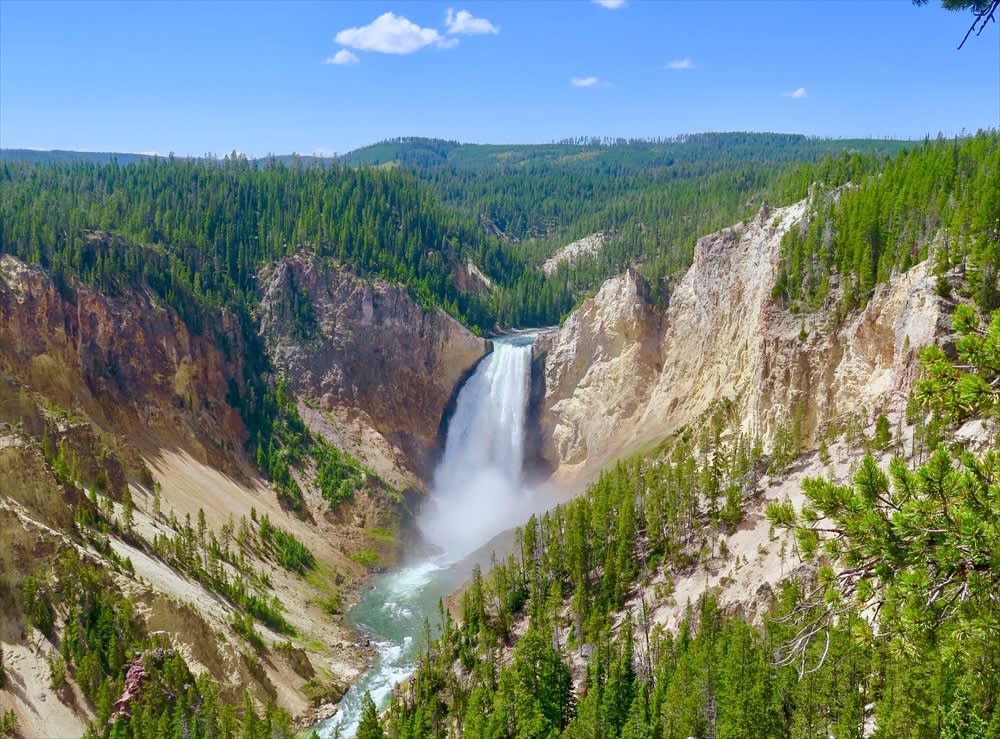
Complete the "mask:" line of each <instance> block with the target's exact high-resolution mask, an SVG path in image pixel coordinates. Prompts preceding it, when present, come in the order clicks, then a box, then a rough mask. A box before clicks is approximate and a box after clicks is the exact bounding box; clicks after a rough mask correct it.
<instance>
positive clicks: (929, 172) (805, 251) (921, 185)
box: [774, 131, 1000, 311]
mask: <svg viewBox="0 0 1000 739" xmlns="http://www.w3.org/2000/svg"><path fill="white" fill-rule="evenodd" d="M850 183H851V184H850V185H849V186H847V187H844V188H843V189H841V190H839V191H837V192H831V191H829V190H821V189H817V190H816V191H815V194H814V198H813V203H812V214H811V218H810V220H809V222H808V223H807V224H804V225H803V227H802V228H801V229H795V230H792V231H791V232H790V233H789V234H788V235H787V236H786V237H785V240H784V242H783V244H782V247H783V257H782V271H781V275H780V276H779V279H778V282H777V284H776V285H775V288H774V295H775V297H780V298H782V299H783V300H784V301H785V302H786V303H787V304H788V305H789V307H790V308H791V309H792V310H802V309H805V310H808V309H815V308H818V307H820V306H821V305H823V304H824V302H825V301H826V300H827V299H828V298H829V297H831V295H832V293H834V291H835V288H837V287H840V288H841V289H840V290H839V291H836V292H835V294H834V295H832V296H833V297H835V298H836V299H837V300H838V301H839V303H840V308H841V311H844V310H850V309H851V308H854V307H856V306H858V305H861V304H864V303H866V302H867V301H868V298H869V297H870V296H871V293H872V289H873V288H874V286H875V285H877V284H878V283H881V282H885V281H886V280H887V279H888V278H889V276H890V275H892V274H893V273H899V272H905V271H906V270H907V269H909V268H910V267H911V266H913V265H914V264H916V263H917V262H920V261H922V260H924V259H926V258H927V257H928V256H930V255H932V254H933V256H934V259H935V270H936V273H937V274H938V275H939V277H940V283H939V291H941V292H942V293H943V294H947V293H948V292H949V291H950V288H949V286H948V283H947V282H946V281H945V279H944V276H945V274H946V273H947V272H948V271H949V270H952V269H954V268H959V269H960V270H961V272H962V275H963V278H964V279H965V280H966V283H967V284H966V292H967V294H968V295H969V296H970V297H973V298H974V299H975V300H976V301H977V302H978V303H979V304H980V306H982V307H983V308H984V309H986V310H991V309H993V308H997V307H1000V290H998V279H1000V135H998V134H997V133H996V132H995V131H994V132H981V133H979V134H978V135H976V136H973V137H970V138H967V139H963V140H954V141H940V140H939V141H935V142H930V141H928V142H925V143H924V145H923V146H920V147H917V148H915V149H912V150H910V151H906V152H902V153H901V154H899V155H898V156H897V157H895V158H894V159H892V160H890V161H889V162H888V163H887V164H886V165H885V167H883V168H882V169H881V170H879V171H877V172H870V173H864V174H862V176H860V177H851V178H850Z"/></svg>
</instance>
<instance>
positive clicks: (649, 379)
mask: <svg viewBox="0 0 1000 739" xmlns="http://www.w3.org/2000/svg"><path fill="white" fill-rule="evenodd" d="M659 327H660V316H659V315H658V313H657V311H656V310H655V308H654V307H653V306H652V305H651V304H650V301H649V285H648V284H647V283H646V281H645V280H644V279H643V278H642V276H641V275H640V274H639V273H638V272H635V271H633V270H629V271H628V272H626V273H625V274H623V275H620V276H618V277H615V278H612V279H610V280H608V281H607V282H605V283H604V285H603V286H602V287H601V289H600V291H599V292H598V293H597V295H595V296H594V297H593V298H591V299H590V300H587V301H586V302H584V304H583V305H582V306H580V308H579V309H578V310H576V311H574V312H573V313H572V314H571V315H570V316H569V317H568V318H567V319H566V321H565V323H564V324H563V325H562V327H561V328H560V329H559V331H558V332H556V333H546V334H542V335H541V336H539V337H538V339H537V340H536V342H535V347H534V351H535V353H536V355H544V367H545V374H544V376H545V399H544V401H543V405H542V412H541V414H540V417H539V425H540V427H541V437H542V444H543V447H542V455H543V457H545V459H546V460H547V461H549V462H550V464H555V465H576V466H579V465H583V464H585V463H586V462H587V460H588V457H589V456H590V455H591V454H592V453H595V452H596V453H598V454H602V453H604V450H605V449H607V451H608V452H613V449H611V448H610V445H613V444H614V443H615V442H616V437H617V435H618V431H619V429H621V428H622V427H623V426H624V425H625V424H627V423H628V421H629V419H631V418H633V417H634V416H636V414H638V413H641V412H642V409H643V408H644V407H645V405H646V403H647V402H648V390H649V386H651V385H652V384H654V383H655V382H656V378H657V377H658V376H659V370H660V354H659Z"/></svg>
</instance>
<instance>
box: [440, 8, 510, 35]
mask: <svg viewBox="0 0 1000 739" xmlns="http://www.w3.org/2000/svg"><path fill="white" fill-rule="evenodd" d="M444 24H445V26H447V27H448V33H451V34H484V33H493V34H496V33H500V29H499V28H497V27H496V26H494V25H493V24H492V23H490V22H489V21H488V20H486V19H485V18H476V17H475V16H473V15H472V13H470V12H469V11H468V10H460V11H458V12H457V13H456V12H455V11H454V10H452V9H451V8H448V12H447V13H446V14H445V17H444Z"/></svg>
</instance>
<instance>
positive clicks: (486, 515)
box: [317, 336, 534, 739]
mask: <svg viewBox="0 0 1000 739" xmlns="http://www.w3.org/2000/svg"><path fill="white" fill-rule="evenodd" d="M532 338H533V337H530V336H529V337H522V338H520V339H516V340H513V341H510V340H499V341H497V342H495V344H494V350H493V352H492V353H491V354H490V355H489V356H488V357H486V358H485V359H484V360H483V361H482V362H480V363H479V366H478V367H477V368H476V372H475V373H474V374H473V376H472V377H471V378H470V379H469V380H468V382H466V384H465V385H464V386H463V387H462V389H461V390H460V392H459V395H458V399H457V403H456V406H455V415H454V416H453V417H452V419H451V422H450V423H449V426H448V435H447V438H446V440H445V451H444V455H443V457H442V459H441V463H440V464H439V465H438V468H437V470H436V471H435V474H434V484H433V486H432V489H431V494H430V496H429V499H428V501H427V503H426V504H425V506H424V508H423V510H422V511H421V513H420V516H419V517H418V526H419V528H420V530H421V532H422V533H423V535H424V536H425V537H426V539H427V540H428V541H429V542H431V543H432V544H435V545H436V546H437V547H438V548H440V550H441V551H442V554H441V555H439V556H437V557H433V558H430V559H427V560H424V561H422V562H418V563H416V564H414V565H412V566H409V567H406V568H404V569H401V570H399V571H397V572H394V573H391V574H389V575H386V576H384V577H382V578H379V579H378V580H376V581H375V584H374V585H373V587H372V589H371V590H370V591H368V592H366V593H365V594H364V597H363V598H362V602H361V603H360V604H359V605H358V606H355V608H354V609H352V612H351V615H352V616H353V617H354V623H355V625H356V626H357V627H358V628H360V629H361V630H363V631H366V632H368V633H369V634H371V635H372V637H373V642H372V643H373V645H374V646H375V647H376V649H377V650H378V653H379V656H378V659H377V660H376V662H375V664H374V665H373V666H372V668H371V669H370V670H369V671H368V672H366V673H365V674H364V675H362V676H361V678H360V679H359V680H358V681H357V682H355V683H354V685H352V686H351V688H350V690H348V692H347V693H346V694H345V696H344V698H343V699H342V700H341V702H340V705H339V707H338V708H339V709H340V712H339V713H338V714H337V715H336V716H334V717H333V719H331V720H329V721H327V722H324V723H323V724H322V725H320V726H318V727H317V730H318V733H319V734H320V736H321V737H324V739H327V738H329V737H333V736H343V737H351V736H354V734H355V732H356V731H357V729H358V723H359V721H360V718H361V709H362V707H363V702H362V698H363V696H364V693H365V692H366V691H367V692H369V693H370V694H371V697H372V700H373V701H374V702H375V705H376V706H378V707H379V708H380V709H381V708H383V707H384V706H385V705H386V704H387V703H388V701H389V697H390V695H391V693H392V689H393V688H394V687H395V686H396V685H397V684H398V683H400V682H401V681H402V680H405V679H406V678H407V677H409V676H410V675H411V674H412V673H413V670H414V669H415V668H416V663H417V660H418V655H417V648H418V645H417V644H415V643H414V641H413V635H414V634H419V633H420V632H421V631H422V629H423V624H424V619H425V618H427V619H430V620H431V622H432V623H436V621H437V606H438V599H439V598H440V597H443V596H444V595H447V593H449V592H451V590H452V589H453V588H454V587H455V585H457V584H458V583H457V582H456V581H454V580H452V579H451V578H453V577H454V572H455V571H454V570H451V569H449V565H450V564H452V563H454V562H457V561H458V560H460V559H462V558H463V557H464V556H465V555H467V554H469V553H470V552H472V551H474V550H475V549H477V548H479V547H480V546H482V545H483V544H485V543H487V542H488V541H489V540H490V539H492V538H493V537H494V536H496V535H497V534H499V533H500V532H502V531H505V530H507V529H510V528H513V527H514V526H517V525H519V524H522V523H524V521H525V520H526V519H527V517H528V516H529V515H530V514H531V513H532V512H534V510H533V501H532V497H533V496H531V495H530V493H529V492H528V491H527V490H525V488H524V484H523V479H522V468H523V465H524V426H525V419H526V416H527V410H528V394H529V391H530V387H531V345H530V344H531V339H532Z"/></svg>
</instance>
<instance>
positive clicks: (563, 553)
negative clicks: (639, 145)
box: [384, 308, 1000, 739]
mask: <svg viewBox="0 0 1000 739" xmlns="http://www.w3.org/2000/svg"><path fill="white" fill-rule="evenodd" d="M954 321H955V326H956V329H957V330H958V331H959V332H960V333H961V334H962V336H963V338H962V339H961V340H960V347H961V348H960V350H959V351H960V358H959V360H958V361H959V364H958V365H957V366H956V365H949V367H950V370H951V372H952V373H953V374H950V375H949V374H947V373H944V372H943V369H942V368H941V367H937V368H935V366H934V365H935V362H937V363H940V362H944V361H946V360H945V359H944V358H943V357H942V356H938V355H937V354H936V353H935V352H932V351H928V352H925V353H924V358H923V365H924V373H925V374H924V380H923V381H922V383H921V385H920V390H919V391H918V393H917V397H918V398H919V400H918V401H917V402H919V403H920V404H921V405H922V406H923V407H924V408H925V409H926V410H927V411H928V412H929V413H930V414H931V415H932V416H933V417H934V419H936V420H935V421H934V422H936V423H938V424H939V425H942V426H941V428H942V429H944V430H947V429H948V428H950V429H953V428H954V427H955V426H956V425H957V423H959V421H960V420H962V419H964V418H967V417H969V415H970V414H973V413H975V414H981V413H986V414H992V413H995V407H996V404H997V401H996V397H997V384H998V383H997V378H998V377H1000V351H998V346H1000V344H998V342H997V341H996V338H997V336H1000V333H998V334H997V336H995V335H994V334H995V333H996V329H995V328H994V326H995V325H996V326H1000V312H998V313H997V314H996V315H995V316H994V317H993V319H992V320H991V321H990V322H989V323H988V324H987V323H986V322H985V321H982V320H980V319H977V318H976V314H975V312H974V311H972V310H971V309H969V308H963V309H961V310H959V311H956V314H955V318H954ZM969 377H975V378H977V379H975V380H971V379H968V378H969ZM957 386H968V387H973V386H974V387H975V388H977V390H976V391H975V392H974V393H972V394H971V396H970V395H969V394H968V393H963V392H957V393H956V392H953V391H954V388H955V387H957ZM984 387H985V388H988V389H989V391H990V392H989V393H987V392H986V391H985V390H984ZM969 397H971V398H972V399H973V400H974V401H975V403H974V405H971V406H970V405H969V402H968V400H969ZM727 413H728V411H727V410H726V406H725V405H723V406H720V408H718V409H717V410H716V412H715V416H714V418H713V419H712V421H711V422H710V423H705V424H702V426H701V427H702V428H703V430H702V431H701V433H700V435H699V436H698V437H697V438H694V439H691V438H687V437H685V436H682V437H681V438H679V439H677V440H675V441H674V445H673V447H672V448H671V447H670V446H667V447H664V448H662V449H660V450H657V451H656V452H654V453H653V454H652V455H651V456H650V457H648V458H645V459H635V460H632V461H630V462H628V463H623V464H619V465H618V466H617V467H616V468H615V469H614V470H613V471H610V472H608V473H606V474H605V475H603V476H602V477H601V479H600V480H599V481H598V482H597V483H595V484H594V485H593V486H592V487H591V489H590V490H589V491H588V493H587V495H586V496H585V497H583V498H580V499H577V500H574V501H572V502H571V503H568V504H566V505H564V506H562V507H560V508H557V509H555V510H553V511H551V512H549V513H547V514H545V515H544V516H543V517H542V518H541V519H532V520H531V521H530V522H529V523H528V525H527V526H526V527H525V528H524V529H523V530H522V531H520V532H519V533H518V534H517V536H516V545H517V546H516V553H515V554H514V555H512V556H511V557H510V558H509V559H508V560H506V561H503V562H498V563H495V566H494V568H493V571H492V573H491V574H490V576H489V577H488V578H486V577H483V576H482V574H481V573H480V572H479V571H478V570H476V571H475V572H474V574H473V579H472V582H471V584H470V586H469V588H468V590H467V591H466V592H465V594H464V595H463V602H462V612H461V620H460V621H459V622H455V621H453V620H452V618H451V617H450V615H449V614H448V613H446V612H443V614H442V618H443V624H442V632H441V635H440V637H439V638H438V639H437V640H435V641H433V642H432V643H431V644H429V645H428V647H427V649H426V651H425V652H424V653H423V656H422V658H421V661H420V665H419V668H418V671H417V673H416V674H415V676H414V678H413V679H412V681H411V682H410V684H409V685H408V687H407V690H406V691H405V692H404V693H402V694H400V695H397V696H396V698H395V699H394V701H393V703H392V705H391V708H390V710H389V714H388V717H387V719H386V722H385V727H384V730H385V732H386V735H387V736H390V737H445V736H455V735H458V734H461V735H462V736H466V737H511V738H513V737H523V736H532V737H535V736H538V737H542V736H544V737H551V736H564V737H601V736H621V737H649V738H654V737H655V738H657V739H660V738H662V739H667V738H669V737H678V738H682V737H688V736H708V735H711V736H719V737H760V736H776V737H777V736H838V737H858V736H861V735H863V733H864V732H865V727H866V726H867V725H870V722H872V721H874V725H875V726H876V727H877V729H876V735H877V736H884V737H894V736H903V735H905V736H915V737H956V738H957V737H991V736H996V735H997V732H998V730H1000V637H998V634H1000V607H998V605H997V602H996V597H995V594H996V592H997V590H998V588H1000V579H998V573H1000V563H998V562H997V559H996V553H997V551H1000V528H998V526H997V521H998V520H1000V453H998V452H997V451H996V450H995V449H992V450H990V451H987V452H986V453H985V454H984V455H983V456H981V457H976V456H974V455H972V454H969V453H966V452H964V451H961V450H960V449H959V450H957V451H949V450H948V449H947V448H945V447H941V448H939V449H938V450H937V451H936V452H935V453H934V454H933V456H932V457H931V458H930V460H929V461H928V462H926V463H924V464H920V465H918V466H917V467H916V468H914V469H908V468H907V466H906V465H905V464H904V463H903V462H902V461H900V460H895V461H893V462H892V464H891V465H890V469H889V472H888V474H887V473H885V472H883V471H882V470H880V469H879V468H878V467H877V465H876V464H875V462H874V460H873V459H872V458H871V457H866V458H865V460H864V461H863V462H862V464H861V466H860V468H859V470H858V472H857V475H856V477H855V479H854V481H853V484H852V485H848V486H837V485H834V484H832V483H830V482H829V481H827V480H824V479H815V480H810V481H808V482H806V483H805V486H804V491H805V494H806V497H807V500H808V501H809V503H808V505H807V506H806V507H805V508H804V510H803V511H802V512H801V513H796V511H795V510H794V509H793V508H792V507H791V505H790V504H787V503H772V504H770V505H769V506H768V511H767V512H768V517H769V518H770V520H771V522H772V524H773V525H775V526H778V527H791V528H793V529H794V530H795V532H796V537H795V538H796V541H797V543H798V548H799V552H800V554H801V556H803V557H804V558H805V559H806V561H807V562H811V563H812V568H811V569H806V570H800V573H802V574H800V576H799V578H798V579H796V580H793V581H791V582H789V583H787V584H785V585H784V586H783V587H782V588H781V589H780V591H779V592H778V593H777V594H776V597H775V599H774V600H773V602H772V603H771V605H770V609H769V610H768V612H767V614H766V618H765V619H764V621H763V623H762V624H761V625H760V626H751V625H748V624H747V623H745V622H744V621H743V620H741V619H740V618H739V617H738V616H732V615H728V616H727V615H724V614H723V613H722V612H721V611H720V610H719V608H718V606H717V605H716V603H715V601H714V599H713V597H712V594H711V593H706V594H704V595H703V596H702V597H701V598H700V599H699V600H698V602H697V603H696V604H689V605H688V608H687V611H686V617H685V619H684V620H683V622H682V623H681V625H680V628H679V630H678V631H677V632H675V633H671V632H669V631H667V630H665V629H663V628H662V627H661V626H659V625H657V624H655V623H654V622H653V620H652V618H651V616H652V604H651V603H650V602H649V601H648V600H647V593H648V591H646V592H642V591H639V590H638V586H639V585H641V584H644V583H646V584H648V583H650V582H651V581H652V579H653V578H654V577H656V576H660V577H663V578H664V580H665V581H666V585H665V586H663V587H658V588H656V591H657V598H660V597H664V598H666V597H670V591H671V585H670V583H671V581H672V578H673V577H674V576H680V575H682V574H684V573H685V572H689V571H690V568H691V566H692V565H693V564H699V563H700V564H701V565H704V566H711V563H712V562H713V561H715V560H716V559H717V558H724V557H725V556H727V549H726V547H725V546H724V544H723V543H722V542H720V541H717V540H716V539H715V536H716V534H717V533H721V532H722V531H724V530H725V529H726V527H727V526H731V525H733V524H734V523H735V522H738V521H739V519H740V517H741V513H740V510H739V503H740V501H741V500H742V499H744V498H745V497H746V496H747V495H752V494H753V490H754V487H755V479H756V476H757V475H759V474H763V472H764V465H763V460H759V459H758V458H757V457H755V455H754V454H752V453H751V452H750V451H747V447H748V446H751V444H748V442H747V441H745V440H741V439H738V438H737V439H735V440H733V441H730V442H728V443H723V442H721V441H720V439H721V438H722V436H721V435H720V434H719V431H720V430H721V428H723V427H725V425H726V423H725V422H726V414H727ZM883 418H884V416H883ZM847 425H849V422H848V421H845V428H846V427H847ZM889 431H890V429H889V426H888V423H887V422H886V423H877V424H876V432H875V435H874V438H873V439H872V440H869V443H871V444H873V445H874V446H881V445H882V444H883V443H884V444H885V445H888V444H890V443H891V438H890V439H889V440H887V439H886V438H885V437H886V435H887V434H889ZM859 433H860V432H859ZM942 433H943V431H942ZM890 436H891V435H890ZM752 446H756V445H755V444H754V445H752ZM858 448H859V449H860V448H861V446H860V445H859V446H858ZM734 490H736V491H738V493H734V495H733V496H732V498H733V499H734V500H735V504H736V507H735V510H734V511H733V513H732V514H731V516H728V517H727V515H726V513H725V506H724V505H720V504H719V501H721V500H722V499H723V498H725V497H727V496H726V495H725V493H726V492H727V491H734ZM716 545H717V548H718V555H716V554H715V550H716ZM835 564H836V565H838V567H837V568H835V567H834V565H835ZM810 573H811V574H810ZM518 634H521V636H520V637H518V636H517V635H518ZM580 657H582V658H583V664H584V666H585V672H584V673H583V674H581V675H580V678H581V679H582V688H581V689H578V690H574V689H573V687H572V681H571V679H570V676H571V674H572V672H573V669H574V668H573V665H574V664H575V663H577V660H578V659H579V658H580Z"/></svg>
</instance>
